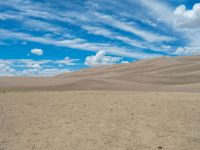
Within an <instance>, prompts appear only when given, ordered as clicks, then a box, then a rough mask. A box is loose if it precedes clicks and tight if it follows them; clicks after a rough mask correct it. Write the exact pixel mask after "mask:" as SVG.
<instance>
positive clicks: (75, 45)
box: [0, 29, 158, 59]
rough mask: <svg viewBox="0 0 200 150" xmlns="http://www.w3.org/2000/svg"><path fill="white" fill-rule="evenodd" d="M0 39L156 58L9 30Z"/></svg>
mask: <svg viewBox="0 0 200 150" xmlns="http://www.w3.org/2000/svg"><path fill="white" fill-rule="evenodd" d="M0 34H1V36H0V39H11V38H13V39H19V40H25V41H31V42H38V43H42V44H50V45H55V46H60V47H69V48H73V49H80V50H86V51H95V52H96V51H98V50H99V49H107V53H109V54H114V55H118V56H126V57H132V58H139V59H142V58H147V57H157V56H158V55H156V54H145V53H142V52H136V51H130V50H129V49H128V48H126V47H123V46H115V45H113V44H103V43H90V42H88V41H86V40H84V39H80V38H76V39H67V40H56V39H52V38H48V37H36V36H32V35H30V34H26V33H20V32H14V31H11V30H6V29H0Z"/></svg>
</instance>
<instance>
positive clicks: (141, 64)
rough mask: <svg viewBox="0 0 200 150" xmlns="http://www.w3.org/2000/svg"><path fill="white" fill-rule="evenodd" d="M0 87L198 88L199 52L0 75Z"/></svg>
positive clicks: (55, 88) (199, 73) (135, 89)
mask: <svg viewBox="0 0 200 150" xmlns="http://www.w3.org/2000/svg"><path fill="white" fill-rule="evenodd" d="M0 89H9V90H40V91H41V90H44V91H46V90H50V91H52V90H53V91H66V90H67V91H69V90H71V91H73V90H89V91H91V90H97V91H105V90H106V91H108V90H109V91H171V92H175V91H177V92H200V56H188V57H174V58H171V57H162V58H157V59H151V60H141V61H137V62H135V63H129V64H121V65H112V66H106V67H97V68H91V69H84V70H80V71H77V72H71V73H65V74H62V75H59V76H56V77H1V78H0Z"/></svg>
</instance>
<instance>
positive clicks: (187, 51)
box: [175, 47, 200, 55]
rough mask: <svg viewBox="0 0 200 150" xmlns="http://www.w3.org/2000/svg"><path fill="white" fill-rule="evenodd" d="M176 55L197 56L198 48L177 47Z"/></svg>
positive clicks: (199, 51) (199, 49)
mask: <svg viewBox="0 0 200 150" xmlns="http://www.w3.org/2000/svg"><path fill="white" fill-rule="evenodd" d="M175 54H176V55H199V54H200V47H179V48H177V50H176V52H175Z"/></svg>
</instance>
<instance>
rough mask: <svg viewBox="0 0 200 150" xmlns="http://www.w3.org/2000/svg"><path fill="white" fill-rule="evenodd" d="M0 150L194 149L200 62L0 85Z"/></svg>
mask: <svg viewBox="0 0 200 150" xmlns="http://www.w3.org/2000/svg"><path fill="white" fill-rule="evenodd" d="M0 89H1V90H0V150H157V149H163V150H199V148H200V56H191V57H176V58H168V57H164V58H158V59H153V60H142V61H138V62H136V63H130V64H121V65H113V66H107V67H98V68H92V69H86V70H81V71H78V72H72V73H66V74H62V75H59V76H56V77H1V78H0Z"/></svg>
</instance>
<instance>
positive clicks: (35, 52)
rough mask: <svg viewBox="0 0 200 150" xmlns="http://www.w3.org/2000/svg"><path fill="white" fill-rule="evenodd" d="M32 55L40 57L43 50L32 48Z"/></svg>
mask: <svg viewBox="0 0 200 150" xmlns="http://www.w3.org/2000/svg"><path fill="white" fill-rule="evenodd" d="M31 53H32V54H35V55H38V56H42V55H43V50H42V49H38V48H34V49H32V50H31Z"/></svg>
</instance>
